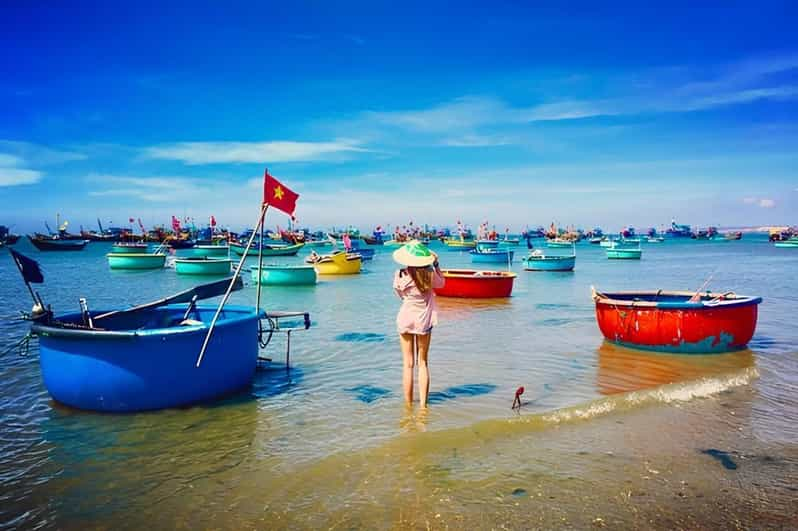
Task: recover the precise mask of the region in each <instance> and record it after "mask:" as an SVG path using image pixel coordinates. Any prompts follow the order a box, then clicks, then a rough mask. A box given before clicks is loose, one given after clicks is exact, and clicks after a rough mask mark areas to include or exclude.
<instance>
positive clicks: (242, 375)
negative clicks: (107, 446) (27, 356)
mask: <svg viewBox="0 0 798 531" xmlns="http://www.w3.org/2000/svg"><path fill="white" fill-rule="evenodd" d="M187 311H189V308H188V305H187V304H179V305H170V306H163V307H159V308H155V309H152V310H147V311H142V312H134V313H126V312H120V314H119V316H116V317H109V318H108V319H106V320H104V321H103V324H102V329H87V328H84V327H81V326H80V323H81V322H82V320H83V315H82V314H79V313H78V314H69V315H63V316H59V317H58V318H57V321H56V323H57V324H52V325H45V324H34V325H33V326H32V327H31V330H32V331H33V332H34V333H36V334H37V335H38V337H39V351H40V360H41V370H42V379H43V380H44V385H45V387H46V388H47V391H48V392H49V393H50V395H51V396H52V397H53V398H54V399H55V400H57V401H58V402H61V403H63V404H66V405H68V406H72V407H75V408H79V409H87V410H93V411H104V412H127V411H144V410H152V409H162V408H169V407H178V406H186V405H189V404H194V403H197V402H203V401H206V400H210V399H213V398H216V397H219V396H223V395H226V394H229V393H232V392H234V391H237V390H238V389H241V388H242V387H245V386H246V385H248V384H249V383H250V382H251V381H252V375H253V374H254V372H255V368H256V365H257V358H258V341H257V337H258V319H259V318H261V317H263V316H264V313H263V312H260V313H255V311H254V310H253V309H252V308H247V307H240V306H227V307H226V308H225V309H224V312H222V314H221V316H220V318H219V320H218V321H217V322H216V327H215V329H214V330H215V332H214V335H213V336H212V337H211V340H210V343H209V344H208V350H207V351H206V352H205V357H204V358H203V363H202V365H200V366H199V367H197V354H198V353H199V351H200V349H201V348H202V344H203V341H204V340H205V336H206V335H207V332H208V325H209V323H210V322H211V320H212V318H213V316H214V314H215V312H216V307H215V306H196V307H194V308H193V309H191V310H190V311H189V317H190V319H186V318H185V314H186V312H187ZM92 313H93V314H94V315H96V314H97V313H99V312H92Z"/></svg>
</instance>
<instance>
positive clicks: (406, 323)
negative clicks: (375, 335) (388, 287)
mask: <svg viewBox="0 0 798 531" xmlns="http://www.w3.org/2000/svg"><path fill="white" fill-rule="evenodd" d="M393 259H394V260H395V261H396V262H397V263H399V264H400V265H403V266H405V267H404V268H403V269H400V270H399V271H397V272H396V274H395V275H394V279H393V289H394V291H395V292H396V294H397V295H398V296H399V298H400V299H402V307H401V308H400V309H399V314H398V315H397V316H396V327H397V329H398V330H399V344H400V345H401V347H402V357H403V360H404V369H403V372H402V385H403V387H404V395H405V401H406V402H407V403H408V404H410V403H412V402H413V369H414V367H415V364H416V357H417V358H418V387H419V399H420V400H419V401H420V403H421V405H422V407H426V405H427V397H428V396H429V366H428V358H429V344H430V339H431V337H432V328H433V327H434V326H435V325H437V324H438V315H437V310H436V305H435V292H434V291H433V289H434V288H440V287H443V284H444V279H443V275H442V274H441V270H440V267H439V266H438V255H436V254H435V253H434V252H432V251H430V250H429V248H427V247H426V246H425V245H423V244H422V243H420V242H418V241H416V240H414V241H411V242H408V243H406V244H405V245H403V246H402V247H400V248H399V249H397V250H396V251H394V253H393Z"/></svg>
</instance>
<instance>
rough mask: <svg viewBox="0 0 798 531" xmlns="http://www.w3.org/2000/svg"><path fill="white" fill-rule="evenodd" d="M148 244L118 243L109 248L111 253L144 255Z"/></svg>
mask: <svg viewBox="0 0 798 531" xmlns="http://www.w3.org/2000/svg"><path fill="white" fill-rule="evenodd" d="M149 247H150V244H148V243H146V242H118V243H115V244H113V245H112V246H111V252H112V253H144V252H146V251H147V249H149Z"/></svg>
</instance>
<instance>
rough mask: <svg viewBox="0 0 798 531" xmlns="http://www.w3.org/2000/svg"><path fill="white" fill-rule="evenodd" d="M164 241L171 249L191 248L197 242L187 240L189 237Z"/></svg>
mask: <svg viewBox="0 0 798 531" xmlns="http://www.w3.org/2000/svg"><path fill="white" fill-rule="evenodd" d="M165 243H166V245H168V246H169V247H171V248H172V249H191V248H192V247H194V246H195V245H196V244H197V243H196V242H195V241H194V240H189V239H185V240H184V239H182V238H171V239H167V240H166V241H165Z"/></svg>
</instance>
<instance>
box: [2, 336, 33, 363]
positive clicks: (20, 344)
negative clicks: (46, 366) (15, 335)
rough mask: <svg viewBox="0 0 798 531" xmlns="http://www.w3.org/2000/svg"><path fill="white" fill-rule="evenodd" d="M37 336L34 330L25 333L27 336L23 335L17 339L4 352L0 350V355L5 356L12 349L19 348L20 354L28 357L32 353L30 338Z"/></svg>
mask: <svg viewBox="0 0 798 531" xmlns="http://www.w3.org/2000/svg"><path fill="white" fill-rule="evenodd" d="M35 337H36V335H35V334H33V333H32V332H28V333H27V334H25V337H23V338H22V339H20V340H19V341H17V342H16V343H14V344H13V345H11V346H10V347H8V348H7V349H5V350H4V351H3V352H0V357H3V356H5V355H6V354H8V353H9V352H11V351H12V350H17V352H18V354H19V355H20V356H21V357H23V358H27V357H28V356H29V355H30V340H31V339H33V338H35Z"/></svg>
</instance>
